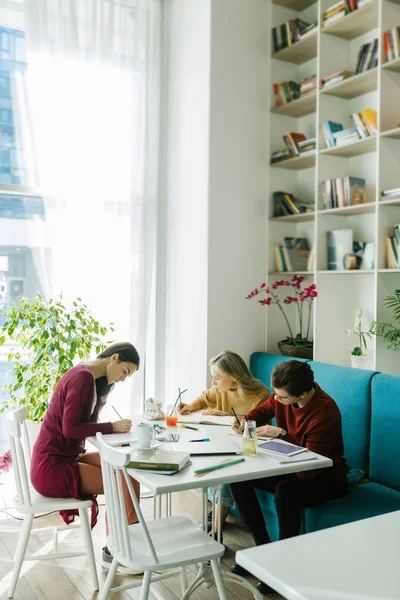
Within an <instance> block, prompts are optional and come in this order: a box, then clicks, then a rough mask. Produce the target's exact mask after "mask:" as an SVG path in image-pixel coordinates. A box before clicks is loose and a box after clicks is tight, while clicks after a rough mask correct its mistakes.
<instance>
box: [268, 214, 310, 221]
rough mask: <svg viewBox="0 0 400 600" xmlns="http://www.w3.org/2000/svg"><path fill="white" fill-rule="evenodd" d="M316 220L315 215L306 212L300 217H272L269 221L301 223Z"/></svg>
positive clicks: (299, 215)
mask: <svg viewBox="0 0 400 600" xmlns="http://www.w3.org/2000/svg"><path fill="white" fill-rule="evenodd" d="M314 219H315V213H313V212H306V213H300V214H298V215H287V216H285V217H271V218H270V219H269V220H270V222H273V221H280V222H283V223H299V222H301V221H314Z"/></svg>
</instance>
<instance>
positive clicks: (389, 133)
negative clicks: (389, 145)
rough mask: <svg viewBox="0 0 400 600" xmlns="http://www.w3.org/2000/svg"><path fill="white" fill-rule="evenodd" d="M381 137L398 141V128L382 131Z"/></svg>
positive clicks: (399, 135)
mask: <svg viewBox="0 0 400 600" xmlns="http://www.w3.org/2000/svg"><path fill="white" fill-rule="evenodd" d="M381 136H382V137H389V138H395V139H397V140H400V127H395V128H394V129H389V130H388V131H382V132H381Z"/></svg>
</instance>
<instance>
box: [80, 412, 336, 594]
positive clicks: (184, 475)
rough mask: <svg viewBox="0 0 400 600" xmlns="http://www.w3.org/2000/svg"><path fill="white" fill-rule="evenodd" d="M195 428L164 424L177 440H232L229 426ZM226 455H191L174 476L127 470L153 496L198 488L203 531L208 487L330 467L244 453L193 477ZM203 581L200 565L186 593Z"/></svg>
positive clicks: (206, 578)
mask: <svg viewBox="0 0 400 600" xmlns="http://www.w3.org/2000/svg"><path fill="white" fill-rule="evenodd" d="M132 420H133V428H132V429H133V430H134V428H135V426H136V425H137V424H138V423H140V422H144V421H145V419H144V418H143V417H142V416H140V415H135V416H134V417H133V419H132ZM155 423H157V421H155ZM159 423H160V424H164V425H165V423H163V422H161V421H159ZM198 427H199V430H198V431H192V430H189V429H185V428H181V427H168V428H167V433H179V434H180V440H179V442H180V441H182V440H189V439H195V438H206V437H208V438H210V440H211V441H218V442H219V443H220V444H221V447H224V441H226V440H227V439H229V440H232V439H234V438H232V436H231V433H230V432H231V429H230V428H229V427H226V426H217V425H198ZM238 440H239V441H240V438H238ZM90 441H91V442H92V443H93V444H94V445H95V444H96V438H90ZM179 442H177V443H171V442H163V443H162V444H161V445H160V447H159V451H163V450H165V451H171V450H179ZM198 443H202V442H198ZM204 443H207V442H204ZM124 450H125V448H124ZM126 451H127V452H129V451H130V450H129V449H126ZM226 458H228V457H227V456H225V455H218V456H215V455H213V456H192V457H191V459H192V464H191V465H190V466H189V467H186V468H185V469H184V470H183V471H181V472H180V473H176V474H175V475H171V476H166V475H157V474H155V473H152V472H151V471H144V470H141V469H128V472H129V474H130V475H131V476H132V477H134V478H135V479H136V480H137V481H139V483H141V484H142V485H144V486H146V487H147V488H148V489H149V490H151V491H152V492H153V494H154V495H155V496H161V495H163V494H167V496H166V497H167V498H168V495H169V494H171V493H172V492H181V491H184V490H192V489H196V488H201V490H202V526H203V528H204V529H205V530H207V490H208V488H212V489H213V490H214V491H218V490H220V489H221V487H222V486H223V485H225V484H229V483H234V482H238V481H249V480H252V479H263V478H264V477H273V476H275V475H284V474H286V473H293V472H300V471H308V470H311V469H322V468H325V467H330V466H332V461H331V460H330V459H329V458H325V457H323V456H318V459H317V460H310V461H304V462H299V463H288V464H282V463H277V462H275V461H273V460H271V459H270V458H268V457H267V456H265V455H263V454H258V455H257V456H246V457H245V461H244V462H242V463H239V464H236V465H232V466H230V467H227V468H224V469H218V470H216V471H213V472H211V473H208V474H207V475H204V476H202V477H196V476H195V474H194V471H195V470H196V469H200V468H202V467H208V466H211V465H215V464H216V463H218V462H221V461H222V460H224V459H226ZM231 458H235V456H234V455H232V456H231ZM214 496H215V495H214ZM218 497H220V494H218ZM167 504H168V502H167ZM213 510H214V502H213ZM218 514H219V515H220V514H221V511H218ZM220 525H221V524H220ZM218 529H219V536H220V532H221V526H219V528H218ZM222 573H223V576H224V579H229V580H230V581H233V582H235V583H239V584H241V585H243V587H246V588H247V589H249V590H250V591H251V592H252V593H253V594H254V597H255V598H257V599H260V600H262V598H263V596H262V594H260V592H258V591H257V590H256V588H255V587H254V586H253V585H251V584H250V583H249V582H248V581H247V580H246V579H243V578H242V577H239V576H238V575H235V574H233V573H231V572H230V571H222ZM203 582H205V583H206V584H208V585H210V584H211V583H212V575H211V568H210V567H209V566H207V565H203V566H202V568H201V569H200V571H199V574H198V576H197V577H196V579H195V580H194V582H193V583H192V586H191V587H190V590H189V594H190V593H192V592H193V591H194V590H195V589H197V587H199V585H201V584H202V583H203ZM189 594H187V596H186V594H185V598H186V597H188V596H189ZM182 600H183V599H182Z"/></svg>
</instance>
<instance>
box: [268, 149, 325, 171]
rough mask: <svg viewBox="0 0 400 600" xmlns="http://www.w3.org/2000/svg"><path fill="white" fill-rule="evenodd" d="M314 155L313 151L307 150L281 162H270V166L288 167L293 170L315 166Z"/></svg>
mask: <svg viewBox="0 0 400 600" xmlns="http://www.w3.org/2000/svg"><path fill="white" fill-rule="evenodd" d="M315 157H316V153H315V152H308V153H307V154H303V155H302V156H296V157H294V158H288V159H286V160H281V162H277V163H271V167H277V168H278V169H290V170H293V171H300V170H303V169H310V168H311V167H315Z"/></svg>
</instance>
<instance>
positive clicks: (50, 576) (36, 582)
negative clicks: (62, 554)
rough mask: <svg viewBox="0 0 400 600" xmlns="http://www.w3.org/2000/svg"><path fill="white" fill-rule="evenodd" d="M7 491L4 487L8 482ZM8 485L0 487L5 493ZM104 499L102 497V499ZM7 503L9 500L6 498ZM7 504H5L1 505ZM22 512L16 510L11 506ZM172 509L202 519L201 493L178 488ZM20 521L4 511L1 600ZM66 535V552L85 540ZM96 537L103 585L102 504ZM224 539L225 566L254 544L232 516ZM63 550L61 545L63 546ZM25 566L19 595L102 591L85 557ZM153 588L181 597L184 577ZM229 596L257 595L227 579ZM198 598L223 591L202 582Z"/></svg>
mask: <svg viewBox="0 0 400 600" xmlns="http://www.w3.org/2000/svg"><path fill="white" fill-rule="evenodd" d="M3 490H4V487H3ZM1 492H2V490H1V489H0V497H1ZM102 500H103V499H102V498H101V497H99V501H100V503H101V501H102ZM3 503H4V500H3ZM141 505H142V509H143V512H144V514H145V516H149V517H150V516H151V515H152V514H153V499H152V498H146V499H142V501H141ZM2 508H3V506H1V504H0V509H2ZM9 512H10V513H11V514H13V515H16V514H17V513H15V512H14V511H13V510H11V511H9ZM172 513H173V514H176V515H186V516H189V517H190V518H192V520H196V521H199V517H200V496H199V494H197V493H196V492H194V491H189V492H182V493H176V494H173V496H172ZM59 522H60V521H59V517H58V515H56V514H53V515H49V516H44V517H40V518H38V519H35V521H34V524H35V525H34V526H35V527H39V526H51V525H53V524H57V523H59ZM19 527H20V521H17V520H15V519H13V518H11V517H10V516H7V515H6V514H5V513H4V512H0V600H6V598H7V590H8V584H9V579H10V571H11V568H12V564H13V559H12V557H13V555H14V552H15V547H16V544H17V539H18V529H19ZM60 536H64V539H63V543H62V548H65V551H71V549H72V548H71V547H74V548H75V547H76V546H77V545H78V544H81V536H80V530H79V529H75V530H71V531H66V532H61V534H60ZM93 540H94V548H95V555H96V560H97V562H98V573H99V581H100V586H101V585H102V582H104V580H105V577H106V574H107V571H104V569H102V567H101V565H100V559H101V550H102V547H103V546H104V540H105V529H104V507H102V506H101V508H100V519H99V522H98V524H97V525H96V527H95V528H94V530H93ZM51 543H52V534H51V533H49V532H47V533H41V534H35V535H32V536H31V540H30V543H29V547H28V552H29V554H32V553H33V552H35V551H38V550H39V549H40V548H43V546H48V547H49V548H50V547H51ZM224 544H225V547H226V552H225V555H224V556H223V558H222V563H223V566H224V567H225V568H227V569H229V568H230V567H231V565H232V564H233V562H234V556H235V552H236V551H237V550H240V549H241V548H248V547H250V546H252V545H253V542H252V538H251V536H250V535H249V533H248V532H247V531H246V529H245V527H244V526H243V525H242V524H241V523H239V522H238V521H236V520H235V519H233V518H231V517H229V521H228V523H227V524H226V527H225V530H224ZM60 549H61V546H60ZM22 569H23V571H22V574H21V576H20V579H19V581H18V585H17V589H16V592H15V595H14V598H15V600H92V599H93V600H95V599H96V598H97V596H98V594H97V593H95V592H93V591H92V587H91V579H90V575H89V571H88V566H87V561H86V558H85V557H78V558H74V559H65V560H59V561H48V562H45V563H44V562H26V563H24V565H23V567H22ZM195 571H196V569H195V567H193V568H191V569H190V571H189V572H188V575H189V580H191V579H192V578H193V577H194V576H195ZM116 579H117V581H118V583H119V584H124V583H127V582H128V581H130V580H136V581H137V580H138V577H133V576H119V577H117V578H116ZM249 581H252V582H253V583H256V579H254V578H249ZM152 588H153V589H154V588H156V589H157V590H158V592H159V594H160V595H161V596H162V598H164V599H165V600H176V599H178V598H180V595H181V592H180V581H179V577H178V576H176V577H173V578H171V579H168V580H166V581H165V582H164V583H163V582H158V583H154V584H153V585H152ZM227 589H228V598H229V599H230V600H239V599H240V600H247V599H251V598H253V595H252V594H251V593H250V592H248V591H247V590H245V589H244V588H243V587H239V586H237V585H236V584H232V583H227ZM110 598H112V600H129V599H133V600H139V598H140V588H135V589H133V590H127V591H126V592H122V593H118V594H112V595H111V596H110ZM150 598H151V599H152V600H155V596H154V595H153V594H150ZM191 598H193V599H194V600H196V599H198V600H217V599H218V593H217V591H216V589H215V588H210V589H207V588H206V587H205V586H204V585H203V586H201V587H200V588H199V589H198V590H197V591H196V592H195V593H194V594H193V595H192V596H191ZM268 598H270V599H271V600H281V599H282V600H283V596H280V595H279V594H273V595H270V596H268Z"/></svg>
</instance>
